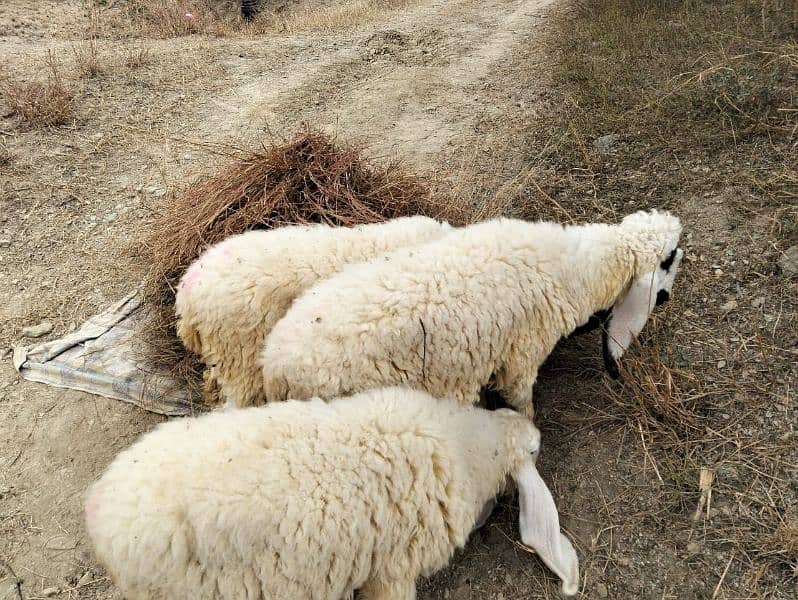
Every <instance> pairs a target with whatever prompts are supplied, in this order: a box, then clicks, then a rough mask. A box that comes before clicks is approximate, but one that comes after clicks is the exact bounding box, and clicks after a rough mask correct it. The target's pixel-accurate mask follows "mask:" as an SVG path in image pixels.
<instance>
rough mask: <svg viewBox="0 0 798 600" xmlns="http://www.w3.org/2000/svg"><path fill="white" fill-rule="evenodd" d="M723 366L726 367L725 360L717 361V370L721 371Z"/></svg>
mask: <svg viewBox="0 0 798 600" xmlns="http://www.w3.org/2000/svg"><path fill="white" fill-rule="evenodd" d="M725 366H726V361H725V360H719V361H718V369H722V368H723V367H725Z"/></svg>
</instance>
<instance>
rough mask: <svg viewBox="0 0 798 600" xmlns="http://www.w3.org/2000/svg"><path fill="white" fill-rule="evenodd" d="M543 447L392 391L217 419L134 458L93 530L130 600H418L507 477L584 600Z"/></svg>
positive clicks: (143, 443)
mask: <svg viewBox="0 0 798 600" xmlns="http://www.w3.org/2000/svg"><path fill="white" fill-rule="evenodd" d="M539 447H540V432H539V431H538V430H537V429H536V428H535V426H534V425H532V423H531V422H529V420H528V419H526V418H525V417H523V415H520V414H518V413H516V412H515V411H511V410H507V409H502V410H497V411H487V410H484V409H480V408H477V407H471V406H462V405H461V404H458V403H456V402H454V401H451V400H436V399H434V398H432V397H431V396H429V395H428V394H426V393H424V392H419V391H413V390H408V389H402V388H397V387H392V388H383V389H377V390H370V391H369V392H365V393H362V394H358V395H355V396H352V397H348V398H340V399H335V400H334V401H331V402H324V401H322V400H320V399H314V400H311V401H292V402H287V403H281V404H271V405H268V406H260V407H254V408H248V409H242V410H233V411H215V412H211V413H208V414H206V415H204V416H201V417H198V418H194V419H185V420H177V421H171V422H167V423H164V424H161V425H160V426H158V427H157V428H156V429H155V430H154V431H152V432H150V433H147V434H145V435H144V436H142V438H141V439H139V441H137V442H136V443H135V444H134V445H133V446H132V447H130V448H129V449H127V450H125V451H123V452H122V453H121V454H120V455H119V456H118V457H117V458H116V460H114V462H113V463H112V464H111V466H110V467H109V468H108V469H107V471H106V472H105V473H104V474H103V475H102V476H101V478H100V479H99V480H98V481H97V482H96V483H94V484H93V485H92V486H91V487H90V489H89V491H88V494H87V500H86V505H85V517H86V523H87V529H88V533H89V537H90V539H91V541H92V544H93V547H94V550H95V553H96V555H97V557H98V558H99V560H100V562H101V563H102V564H103V565H105V567H106V568H107V570H108V572H109V574H110V576H111V578H112V579H113V581H114V582H115V583H116V584H117V586H118V587H119V588H120V589H121V591H122V593H123V594H124V596H125V597H126V598H127V599H128V600H137V599H144V598H147V599H152V600H158V599H169V600H177V599H181V598H186V599H189V598H190V599H197V600H201V599H205V598H208V599H210V598H214V599H217V598H231V599H232V598H235V599H239V598H264V599H271V598H273V599H282V598H291V599H292V600H301V599H303V598H308V599H309V598H313V599H331V600H337V599H338V598H342V597H346V596H348V595H350V594H352V593H353V591H354V590H356V589H361V593H362V597H363V598H365V599H366V600H368V599H372V600H374V599H379V600H399V599H407V600H410V599H412V598H414V597H415V588H416V579H417V578H418V577H419V576H428V575H430V574H431V573H433V572H435V571H436V570H438V569H440V568H442V567H443V566H444V565H446V563H447V562H448V561H449V559H450V558H451V556H452V554H453V552H454V550H455V549H456V548H457V547H460V546H463V545H464V544H465V542H466V539H467V537H468V534H469V533H470V532H471V531H472V528H473V527H474V525H475V523H476V521H477V517H478V515H479V513H480V509H482V508H483V506H485V504H486V503H487V502H489V501H490V500H491V499H492V498H493V497H494V496H495V495H496V494H497V492H498V491H499V490H500V488H501V486H502V484H503V482H504V481H505V479H506V478H507V477H511V478H513V479H514V480H515V482H516V484H517V485H518V486H519V490H520V493H519V500H520V509H521V512H520V529H521V539H522V541H523V542H524V543H525V544H528V545H530V546H532V547H533V548H534V549H535V550H536V551H537V552H538V555H539V556H540V557H541V559H542V560H543V561H544V563H545V564H546V565H547V566H549V568H551V569H552V571H554V572H555V573H556V574H557V575H558V576H559V577H560V578H561V579H562V590H563V592H564V593H565V594H567V595H573V594H575V593H576V592H577V591H578V588H579V562H578V558H577V555H576V552H575V551H574V548H573V546H572V545H571V543H570V542H569V540H568V538H566V537H565V536H564V535H563V534H562V533H561V531H560V525H559V518H558V515H557V509H556V506H555V504H554V500H553V498H552V496H551V493H550V492H549V490H548V488H547V487H546V484H545V483H544V482H543V480H542V479H541V477H540V475H539V474H538V472H537V470H536V468H535V459H536V457H537V452H538V450H539Z"/></svg>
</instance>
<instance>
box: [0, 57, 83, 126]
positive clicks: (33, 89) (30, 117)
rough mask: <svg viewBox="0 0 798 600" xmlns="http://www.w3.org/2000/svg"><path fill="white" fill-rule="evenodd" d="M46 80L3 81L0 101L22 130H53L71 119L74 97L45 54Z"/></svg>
mask: <svg viewBox="0 0 798 600" xmlns="http://www.w3.org/2000/svg"><path fill="white" fill-rule="evenodd" d="M46 64H47V70H48V73H47V80H46V81H36V80H27V81H20V80H14V81H10V80H6V81H4V82H3V83H2V94H3V99H4V100H5V102H6V103H7V104H8V106H9V108H10V109H11V113H12V114H14V115H16V116H17V117H19V119H20V122H21V124H22V125H23V126H24V127H28V128H35V127H55V126H58V125H65V124H67V123H69V122H71V121H72V120H73V118H74V97H73V95H72V92H70V90H69V89H68V88H67V86H66V85H65V84H64V82H63V79H62V77H61V71H60V69H61V67H60V65H59V63H58V61H57V59H56V57H55V54H54V53H53V52H51V51H48V53H47V59H46Z"/></svg>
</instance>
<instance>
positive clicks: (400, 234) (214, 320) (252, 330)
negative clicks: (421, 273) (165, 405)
mask: <svg viewBox="0 0 798 600" xmlns="http://www.w3.org/2000/svg"><path fill="white" fill-rule="evenodd" d="M450 230H451V227H450V226H449V225H448V224H447V223H443V222H439V221H436V220H435V219H430V218H427V217H422V216H415V217H403V218H398V219H393V220H391V221H387V222H385V223H379V224H372V225H361V226H359V227H354V228H348V227H331V226H328V225H304V226H287V227H281V228H279V229H274V230H271V231H250V232H247V233H243V234H240V235H235V236H231V237H229V238H227V239H226V240H224V241H222V242H220V243H218V244H216V245H215V246H212V247H211V248H209V249H208V250H206V251H205V252H204V253H203V254H202V255H201V256H200V257H199V258H198V259H197V260H196V261H195V262H194V263H193V264H192V265H191V266H190V267H189V268H188V269H187V271H186V272H185V274H184V275H183V278H182V279H181V281H180V284H179V285H178V288H177V293H176V298H175V311H176V313H177V317H178V322H177V334H178V337H179V338H180V339H181V340H182V342H183V344H184V345H185V346H186V347H187V348H188V349H189V350H191V351H192V352H195V353H197V354H199V355H200V357H201V358H202V360H203V362H204V363H205V364H206V365H207V367H208V369H207V373H208V377H207V379H206V384H208V386H209V387H218V388H219V391H220V394H221V397H222V398H223V399H224V400H225V401H226V403H227V405H228V406H238V407H244V406H252V405H256V404H260V403H262V400H263V387H262V375H261V371H260V365H259V363H258V358H259V356H260V353H261V350H262V347H263V342H264V340H265V338H266V334H268V333H269V331H270V330H271V328H272V326H273V325H274V324H275V323H276V322H277V321H278V320H279V319H280V318H281V317H282V316H283V315H284V314H285V311H286V310H287V309H288V307H289V306H290V304H291V302H292V301H293V300H294V298H295V297H296V296H297V295H299V294H300V292H302V291H303V290H304V289H306V288H308V287H310V286H311V285H313V284H314V283H316V282H317V281H319V280H321V279H324V278H325V277H327V276H329V275H331V274H333V273H335V272H336V271H338V270H339V269H341V267H343V266H344V265H345V264H346V263H351V262H356V261H363V260H367V259H370V258H373V257H375V256H377V255H378V254H380V253H383V252H387V251H390V250H394V249H396V248H399V247H402V246H408V245H413V244H416V243H420V242H425V241H428V240H432V239H436V238H439V237H441V236H443V235H445V234H446V233H448V232H449V231H450Z"/></svg>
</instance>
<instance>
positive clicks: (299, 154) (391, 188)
mask: <svg viewBox="0 0 798 600" xmlns="http://www.w3.org/2000/svg"><path fill="white" fill-rule="evenodd" d="M227 156H228V157H229V159H230V164H229V165H228V166H227V167H226V168H224V169H222V170H221V171H220V172H219V173H218V174H216V175H214V176H212V177H210V178H208V179H205V180H202V181H199V182H197V183H195V184H193V185H191V186H190V187H189V188H188V189H187V190H186V191H185V192H183V193H182V194H180V195H178V196H174V197H171V198H169V199H168V201H167V202H166V203H165V205H164V206H163V207H162V208H161V210H160V214H157V215H156V218H155V221H154V224H153V226H152V229H151V230H150V232H149V234H148V235H146V237H145V239H144V240H143V242H142V244H141V252H140V255H141V257H142V259H143V261H144V263H143V264H144V265H145V266H146V268H147V269H148V277H147V281H146V285H145V296H146V300H147V302H148V304H149V306H150V307H151V309H152V312H153V313H154V315H153V316H154V318H153V319H152V325H151V327H150V330H149V331H148V332H147V335H146V338H147V344H146V345H145V346H146V356H145V358H146V360H147V362H148V363H149V364H151V365H152V366H155V367H158V368H167V369H169V370H171V371H172V372H173V373H174V374H175V375H176V376H179V377H181V378H183V379H185V380H186V381H187V382H188V384H189V387H191V388H192V389H194V390H196V386H197V384H198V382H199V379H200V376H201V372H202V366H201V365H200V364H199V363H198V362H197V360H196V357H193V356H189V355H188V353H187V351H186V350H185V348H183V346H182V345H181V344H180V342H179V340H178V339H177V337H176V335H175V328H174V292H175V289H176V287H177V284H178V282H179V280H180V277H181V276H182V274H183V272H184V271H185V269H186V268H187V267H188V266H189V265H190V264H191V262H192V261H193V260H194V259H196V258H197V257H198V256H199V254H200V253H201V252H202V251H203V250H204V249H205V248H207V247H208V246H211V245H213V244H215V243H217V242H219V241H221V240H223V239H225V238H226V237H228V236H230V235H234V234H238V233H243V232H245V231H249V230H252V229H271V228H275V227H281V226H283V225H291V224H302V223H326V224H330V225H337V226H346V227H349V226H354V225H358V224H363V223H377V222H381V221H385V220H387V219H391V218H394V217H399V216H407V215H416V214H420V215H427V216H430V217H436V218H443V219H448V220H449V221H451V222H460V221H461V219H462V215H460V213H459V212H458V211H457V210H456V209H455V207H454V206H453V205H451V204H447V203H445V202H443V201H442V200H441V199H439V198H438V197H437V196H435V195H434V194H433V193H432V192H431V191H430V189H429V188H428V187H427V186H426V185H425V184H424V182H422V181H421V180H420V179H418V178H416V177H413V176H411V175H409V174H408V173H407V172H406V171H405V170H404V169H403V168H402V167H401V165H399V164H398V163H396V162H393V163H387V164H377V163H375V162H371V161H369V160H366V159H365V158H364V157H363V154H362V151H361V150H360V149H358V148H354V147H343V146H340V145H338V144H337V143H336V142H335V140H333V139H331V138H330V137H328V136H326V135H324V134H323V133H320V132H316V131H310V130H308V131H304V132H303V133H300V134H299V135H297V136H295V137H294V138H292V139H289V140H287V141H284V142H280V143H276V144H274V145H272V146H269V147H264V148H262V149H260V150H257V151H230V152H228V154H227ZM208 391H209V390H208Z"/></svg>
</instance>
